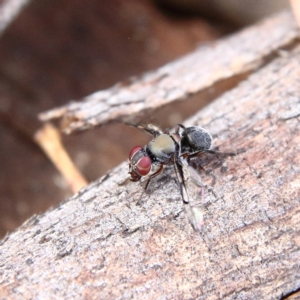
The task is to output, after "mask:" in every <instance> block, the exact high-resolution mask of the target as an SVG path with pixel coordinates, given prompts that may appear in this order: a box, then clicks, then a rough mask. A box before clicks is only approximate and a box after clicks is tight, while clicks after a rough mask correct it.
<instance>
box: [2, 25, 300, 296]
mask: <svg viewBox="0 0 300 300" xmlns="http://www.w3.org/2000/svg"><path fill="white" fill-rule="evenodd" d="M287 22H288V20H287ZM267 38H268V36H267V37H266V39H267ZM241 46H243V45H241ZM290 46H291V47H290V49H289V50H288V51H285V52H284V53H283V54H284V55H280V56H279V57H272V59H270V61H269V63H268V64H265V65H264V66H263V67H261V69H260V70H257V71H256V72H255V74H253V75H251V76H249V78H248V79H247V80H245V81H244V82H242V83H241V84H240V85H239V86H238V87H236V88H234V89H232V90H231V91H229V92H228V93H226V94H224V95H222V96H221V97H220V98H218V99H217V100H215V101H214V102H213V103H211V104H210V105H209V106H207V107H206V108H205V109H203V110H202V111H200V112H198V113H197V114H196V115H195V116H194V117H192V118H191V119H189V120H188V121H187V122H186V123H185V125H187V126H191V125H201V126H202V127H205V128H206V129H208V130H209V131H210V132H211V133H212V135H213V136H214V137H215V145H216V146H218V148H219V149H220V150H221V151H231V150H236V149H238V150H239V152H240V154H239V155H237V156H235V157H230V158H225V157H219V158H217V157H215V156H212V155H206V156H202V157H199V158H198V159H196V160H194V161H193V162H192V163H193V166H194V167H195V168H196V169H197V171H198V172H199V173H200V174H201V178H202V181H203V183H205V184H206V185H207V188H206V189H205V199H204V202H203V203H201V200H200V198H201V195H200V194H199V191H198V190H196V189H194V188H193V186H191V189H190V190H189V193H190V197H191V198H192V199H193V200H194V201H195V202H196V203H198V205H199V207H202V209H203V211H204V224H203V229H202V231H201V232H200V233H195V232H193V230H192V228H191V226H190V225H189V223H188V221H187V219H186V217H185V215H184V213H183V211H182V202H181V197H180V193H179V189H178V186H177V183H176V181H175V180H174V179H175V177H174V172H173V169H172V168H166V169H165V171H164V172H163V174H162V175H161V176H160V177H159V178H158V179H156V180H154V181H153V182H152V183H151V184H150V191H149V192H147V193H145V192H144V191H143V186H142V184H139V183H133V182H128V181H127V180H126V178H128V174H127V172H128V166H127V163H123V164H121V165H120V166H119V167H117V168H115V169H114V170H112V171H111V172H109V173H108V174H107V175H106V176H104V177H102V178H100V179H99V180H98V181H96V182H94V183H92V184H90V185H89V186H87V187H85V188H83V189H82V190H81V191H80V192H79V193H78V194H76V195H74V196H73V197H72V198H70V199H69V200H67V201H65V202H64V203H62V204H61V205H60V206H59V207H56V208H53V209H52V210H50V211H48V212H46V213H45V214H43V215H39V216H34V217H32V218H31V219H30V220H28V221H27V222H26V223H25V224H23V225H22V226H21V227H20V228H19V229H18V230H16V231H15V232H13V233H11V234H10V235H8V236H7V237H6V238H5V239H4V240H3V241H2V244H1V246H0V266H1V269H0V270H1V271H0V295H1V297H2V298H3V299H8V298H15V299H37V298H39V299H73V298H78V299H99V298H101V299H280V298H282V297H285V296H286V295H291V294H292V293H293V292H294V291H296V290H298V289H299V287H300V276H299V274H300V270H299V261H300V235H299V230H300V209H299V202H300V192H299V188H300V168H299V164H300V151H299V150H300V149H299V142H300V134H299V132H300V130H299V129H300V123H299V119H298V118H297V116H298V115H299V112H300V104H299V99H300V88H299V77H300V64H299V61H300V47H299V46H298V45H297V43H295V44H293V45H290ZM212 51H213V50H212ZM200 165H201V166H202V167H203V168H204V169H205V171H203V170H202V169H201V168H200Z"/></svg>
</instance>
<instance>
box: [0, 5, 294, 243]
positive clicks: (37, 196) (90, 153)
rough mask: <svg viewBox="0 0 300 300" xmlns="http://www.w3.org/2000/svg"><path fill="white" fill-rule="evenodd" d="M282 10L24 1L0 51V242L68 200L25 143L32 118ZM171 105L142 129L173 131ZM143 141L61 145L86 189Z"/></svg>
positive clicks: (79, 139) (107, 132) (117, 128)
mask: <svg viewBox="0 0 300 300" xmlns="http://www.w3.org/2000/svg"><path fill="white" fill-rule="evenodd" d="M9 1H10V0H7V1H3V0H2V1H0V5H4V4H5V3H6V2H9ZM13 1H14V2H16V0H13ZM287 6H288V1H283V0H282V1H280V0H277V1H273V0H247V1H240V0H223V1H222V0H207V1H205V0H156V1H154V0H152V1H151V0H126V1H122V0H110V1H107V0H89V1H80V0H43V1H38V0H32V1H28V4H27V6H26V7H24V8H23V9H22V11H21V12H20V13H19V15H18V16H17V17H16V18H15V20H14V21H13V22H12V23H11V25H10V26H8V28H7V29H6V30H5V31H4V32H3V34H2V36H1V42H0V141H1V146H0V238H1V237H3V236H4V235H5V234H6V233H7V232H10V231H12V230H14V229H15V228H16V227H17V226H19V225H20V224H22V222H24V221H25V220H26V219H28V218H29V217H30V216H32V215H33V214H38V213H41V212H44V211H45V210H46V209H48V208H49V207H51V206H55V205H57V204H58V203H59V202H61V201H62V200H64V199H66V198H68V197H69V196H71V195H72V192H71V190H70V189H69V187H68V185H67V184H66V182H65V179H64V178H63V177H62V176H61V175H60V174H59V172H58V171H57V170H56V168H55V167H54V166H53V164H52V163H51V162H50V161H49V159H48V158H47V157H46V155H45V154H44V153H43V151H42V150H41V149H40V148H39V146H38V145H37V144H36V143H35V142H34V139H33V135H34V133H35V132H36V131H37V130H38V129H39V128H40V127H41V126H42V124H41V123H40V122H39V121H38V119H37V114H38V113H39V112H41V111H45V110H48V109H51V108H54V107H57V106H60V105H63V104H66V103H67V102H69V101H71V100H78V99H80V98H81V97H83V96H86V95H88V94H90V93H92V92H95V91H97V90H100V89H105V88H109V87H111V86H112V85H114V84H115V83H117V82H119V81H122V80H126V79H127V78H128V77H130V76H133V75H139V74H141V73H143V72H146V71H149V70H153V69H156V68H158V67H160V66H162V65H164V64H165V63H167V62H170V61H172V60H174V59H176V58H178V57H180V56H182V55H184V54H187V53H189V52H191V51H193V50H194V49H196V47H198V46H199V45H201V44H203V43H207V42H211V41H213V40H216V39H218V38H220V37H222V36H225V35H228V34H231V33H233V32H235V31H237V30H239V29H240V28H242V27H244V26H247V25H249V24H251V23H253V22H256V21H257V20H259V19H261V18H263V17H265V16H267V15H269V14H271V13H274V12H276V11H278V10H281V9H283V8H284V7H287ZM0 19H1V15H0ZM199 101H201V99H200V100H199ZM180 105H181V107H180V109H179V108H178V106H176V105H175V106H174V105H173V106H172V107H168V108H167V110H166V108H164V109H163V110H162V111H160V112H157V114H155V115H154V116H151V121H152V120H155V123H156V124H159V125H161V126H162V127H172V126H174V125H175V124H176V123H178V122H181V121H183V120H184V119H185V118H186V117H187V116H189V115H191V114H192V113H193V112H195V108H193V107H190V105H189V107H185V106H184V104H180ZM197 105H198V106H197V107H199V103H198V104H197ZM166 112H167V114H166ZM179 112H180V113H179ZM148 139H149V137H148V136H145V135H144V134H142V133H140V132H138V131H137V130H135V129H133V128H129V127H127V126H125V125H122V124H110V125H107V126H102V127H98V128H95V129H94V130H89V131H85V132H81V133H75V134H72V135H70V136H63V143H64V145H65V147H66V149H67V151H68V152H69V154H70V156H71V157H72V159H73V161H74V162H75V164H76V165H77V167H78V168H79V169H80V171H81V172H82V174H83V175H84V176H85V177H86V178H87V180H88V181H89V182H90V181H93V180H96V179H97V178H99V177H100V176H101V175H103V174H105V173H106V172H107V171H108V170H109V169H111V168H113V167H115V166H117V165H118V164H119V163H120V162H122V161H124V160H126V159H127V156H128V153H129V151H130V150H131V148H132V147H133V146H136V145H138V144H145V143H146V142H147V140H148Z"/></svg>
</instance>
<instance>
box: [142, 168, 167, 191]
mask: <svg viewBox="0 0 300 300" xmlns="http://www.w3.org/2000/svg"><path fill="white" fill-rule="evenodd" d="M163 168H164V166H163V164H160V165H159V169H158V170H157V171H156V172H155V173H153V174H151V175H150V176H149V179H148V180H147V183H146V185H145V191H146V190H147V188H148V186H149V183H150V180H151V179H153V178H154V177H156V176H158V175H159V174H160V173H161V172H162V170H163Z"/></svg>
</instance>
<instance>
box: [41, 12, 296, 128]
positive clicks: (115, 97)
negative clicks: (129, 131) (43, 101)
mask: <svg viewBox="0 0 300 300" xmlns="http://www.w3.org/2000/svg"><path fill="white" fill-rule="evenodd" d="M297 39H299V30H298V27H297V23H296V21H295V19H294V18H293V16H292V13H291V12H290V11H286V12H283V13H281V14H278V15H276V16H275V17H273V18H270V19H267V20H265V21H263V22H261V23H259V24H256V25H254V26H252V27H249V28H247V29H245V30H243V31H241V32H239V33H238V34H236V35H233V36H230V37H228V38H225V39H224V40H220V41H218V42H216V43H212V44H207V45H203V46H201V47H199V49H197V50H196V51H194V52H193V53H191V54H189V55H186V56H185V57H182V58H180V59H178V60H176V61H174V62H171V63H169V64H167V65H165V66H163V67H161V68H159V69H157V70H155V71H153V72H149V73H146V74H145V75H143V76H141V77H140V78H132V79H131V80H129V81H128V82H123V83H120V84H117V85H115V86H113V87H112V88H110V89H107V90H102V91H97V92H95V93H93V94H91V95H89V96H87V97H85V98H83V99H81V100H80V102H71V103H69V104H68V105H66V106H63V107H59V108H55V109H53V110H50V111H47V112H44V113H41V114H40V119H41V120H43V121H46V120H51V119H54V118H62V129H63V130H64V132H66V133H71V132H72V131H74V130H82V129H87V128H91V127H94V126H96V125H100V124H104V123H107V122H109V121H112V120H116V119H118V120H122V121H129V122H134V123H137V122H138V121H140V120H141V116H144V115H145V114H147V113H150V112H152V111H153V110H154V109H157V108H159V107H162V106H163V105H167V104H170V103H174V102H175V101H179V100H183V99H186V98H187V97H189V96H190V95H192V94H195V93H198V92H201V91H204V90H206V89H209V88H211V87H214V85H216V83H218V82H220V81H222V80H229V79H232V78H234V77H236V76H241V75H244V74H247V73H248V72H251V71H254V70H255V69H257V68H259V67H260V66H262V65H264V64H265V63H267V62H268V61H269V60H270V59H272V58H274V56H277V55H278V53H277V52H278V51H279V50H280V49H283V48H289V47H293V46H294V43H295V42H296V41H297Z"/></svg>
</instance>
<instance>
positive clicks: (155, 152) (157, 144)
mask: <svg viewBox="0 0 300 300" xmlns="http://www.w3.org/2000/svg"><path fill="white" fill-rule="evenodd" d="M146 151H147V152H148V154H149V156H150V157H151V159H152V160H153V161H159V162H165V161H167V160H169V159H170V158H171V157H172V155H173V154H174V153H175V151H176V143H175V141H174V140H173V139H172V137H171V136H170V135H168V134H161V135H159V136H157V137H156V138H154V139H153V140H152V141H151V142H150V143H149V144H148V145H147V148H146Z"/></svg>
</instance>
